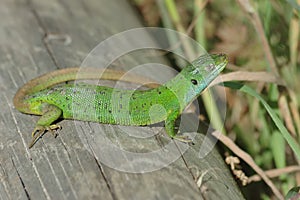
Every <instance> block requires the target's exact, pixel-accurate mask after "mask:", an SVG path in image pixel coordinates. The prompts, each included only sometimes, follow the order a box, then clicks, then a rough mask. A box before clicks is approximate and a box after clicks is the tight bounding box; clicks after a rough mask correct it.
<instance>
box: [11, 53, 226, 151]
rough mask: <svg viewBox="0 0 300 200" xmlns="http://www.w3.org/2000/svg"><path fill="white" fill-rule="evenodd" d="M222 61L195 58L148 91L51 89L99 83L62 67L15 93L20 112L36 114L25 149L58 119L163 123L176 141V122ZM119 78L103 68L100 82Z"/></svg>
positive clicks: (96, 76)
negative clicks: (67, 82)
mask: <svg viewBox="0 0 300 200" xmlns="http://www.w3.org/2000/svg"><path fill="white" fill-rule="evenodd" d="M227 62H228V59H227V56H226V55H224V54H211V55H204V56H200V57H199V58H198V59H196V60H195V61H193V62H192V63H191V64H189V65H187V66H186V67H185V68H183V69H182V71H181V72H180V73H179V74H178V75H177V76H175V77H174V78H173V79H171V80H169V81H168V82H166V83H165V84H163V85H160V86H159V87H156V88H152V89H149V90H122V89H117V88H110V87H105V86H97V85H90V84H84V83H79V84H63V85H57V84H59V83H63V82H66V81H71V80H77V79H99V73H95V70H92V69H83V70H80V71H79V68H66V69H62V70H57V71H54V72H51V73H48V74H45V75H42V76H40V77H37V78H35V79H33V80H31V81H29V82H28V83H26V84H25V85H24V86H23V87H22V88H20V89H19V90H18V92H17V93H16V95H15V97H14V100H13V102H14V106H15V108H16V109H18V110H19V111H21V112H23V113H27V114H34V115H42V116H41V117H40V119H39V120H38V122H37V124H36V127H35V129H34V131H33V132H32V137H33V140H32V142H31V144H30V145H29V148H31V147H32V146H33V144H35V142H36V141H37V140H38V139H39V138H40V137H41V136H42V135H43V134H44V133H45V132H46V131H50V132H52V130H55V129H58V128H60V126H59V125H56V124H54V122H55V121H56V120H58V119H59V118H64V119H75V120H83V121H91V122H100V123H105V124H119V125H128V126H142V125H149V124H154V123H158V122H161V121H164V122H165V128H166V132H167V134H168V135H169V136H170V137H171V138H180V137H178V136H176V132H175V121H176V119H177V118H178V117H179V115H180V114H181V113H182V111H183V110H184V108H185V107H186V106H187V105H188V104H189V103H190V102H192V101H193V100H194V99H195V98H196V97H197V96H199V94H200V93H201V92H202V91H203V90H204V89H205V88H206V87H207V86H208V85H209V83H210V82H211V81H213V80H214V79H215V78H216V77H217V76H218V74H219V73H220V72H221V71H222V70H223V69H224V68H225V66H226V64H227ZM96 71H97V70H96ZM122 75H123V73H122V72H121V71H114V70H106V71H105V72H104V73H103V74H102V76H101V79H110V80H118V79H119V78H120V77H122ZM132 80H135V82H139V81H140V82H142V80H136V77H134V78H133V77H130V76H127V80H125V81H130V82H132ZM152 86H153V85H152Z"/></svg>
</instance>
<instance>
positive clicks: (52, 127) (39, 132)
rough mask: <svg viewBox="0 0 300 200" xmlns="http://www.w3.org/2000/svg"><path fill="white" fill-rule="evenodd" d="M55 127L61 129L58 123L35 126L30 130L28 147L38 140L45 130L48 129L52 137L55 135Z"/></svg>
mask: <svg viewBox="0 0 300 200" xmlns="http://www.w3.org/2000/svg"><path fill="white" fill-rule="evenodd" d="M57 129H61V126H60V125H56V124H52V125H50V126H36V127H35V129H34V130H33V131H32V133H31V135H32V140H31V142H30V144H29V149H30V148H31V147H32V146H33V145H34V144H35V143H36V142H37V141H38V139H39V138H40V137H42V136H43V135H44V134H45V133H46V131H49V132H50V133H51V134H52V135H53V136H54V137H56V136H57V133H56V131H54V130H57Z"/></svg>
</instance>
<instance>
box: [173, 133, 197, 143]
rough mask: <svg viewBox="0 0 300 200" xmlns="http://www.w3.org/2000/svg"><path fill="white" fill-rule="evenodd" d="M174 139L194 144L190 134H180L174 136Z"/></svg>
mask: <svg viewBox="0 0 300 200" xmlns="http://www.w3.org/2000/svg"><path fill="white" fill-rule="evenodd" d="M173 139H174V140H177V141H180V142H184V143H188V144H193V140H192V139H190V138H189V137H188V136H183V135H179V136H174V137H173Z"/></svg>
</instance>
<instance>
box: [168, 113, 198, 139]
mask: <svg viewBox="0 0 300 200" xmlns="http://www.w3.org/2000/svg"><path fill="white" fill-rule="evenodd" d="M178 116H179V115H178V114H177V113H172V114H170V115H168V117H167V119H166V120H165V128H166V132H167V134H168V135H169V136H170V137H171V138H172V139H175V140H178V141H180V142H184V143H191V142H193V141H192V140H191V139H190V138H188V137H187V136H182V135H179V136H177V135H176V134H177V132H175V122H176V119H177V118H178Z"/></svg>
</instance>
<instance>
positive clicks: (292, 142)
mask: <svg viewBox="0 0 300 200" xmlns="http://www.w3.org/2000/svg"><path fill="white" fill-rule="evenodd" d="M224 85H225V86H226V87H229V88H232V89H236V90H239V91H241V92H244V93H246V94H249V95H251V96H253V97H255V98H257V99H258V100H259V101H260V102H261V103H262V105H263V106H264V107H265V109H266V110H267V112H268V113H269V115H270V116H271V118H272V120H273V122H274V123H275V125H276V126H277V128H278V129H279V131H280V132H281V134H282V136H283V137H284V139H285V140H286V141H287V143H288V144H289V145H290V147H291V148H292V150H293V151H294V153H295V155H296V156H297V158H298V159H300V147H299V145H298V144H297V142H296V141H295V139H294V138H293V137H292V136H291V135H290V133H289V132H288V130H287V129H286V128H285V126H284V124H283V123H282V121H281V120H280V118H279V117H278V116H277V114H276V112H275V111H274V110H273V109H272V108H271V107H270V106H269V104H268V103H267V102H266V101H265V100H264V99H263V98H262V97H261V96H260V95H259V94H258V93H257V92H256V91H255V90H253V89H252V88H250V87H248V86H246V85H243V84H241V83H236V82H225V83H224Z"/></svg>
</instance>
